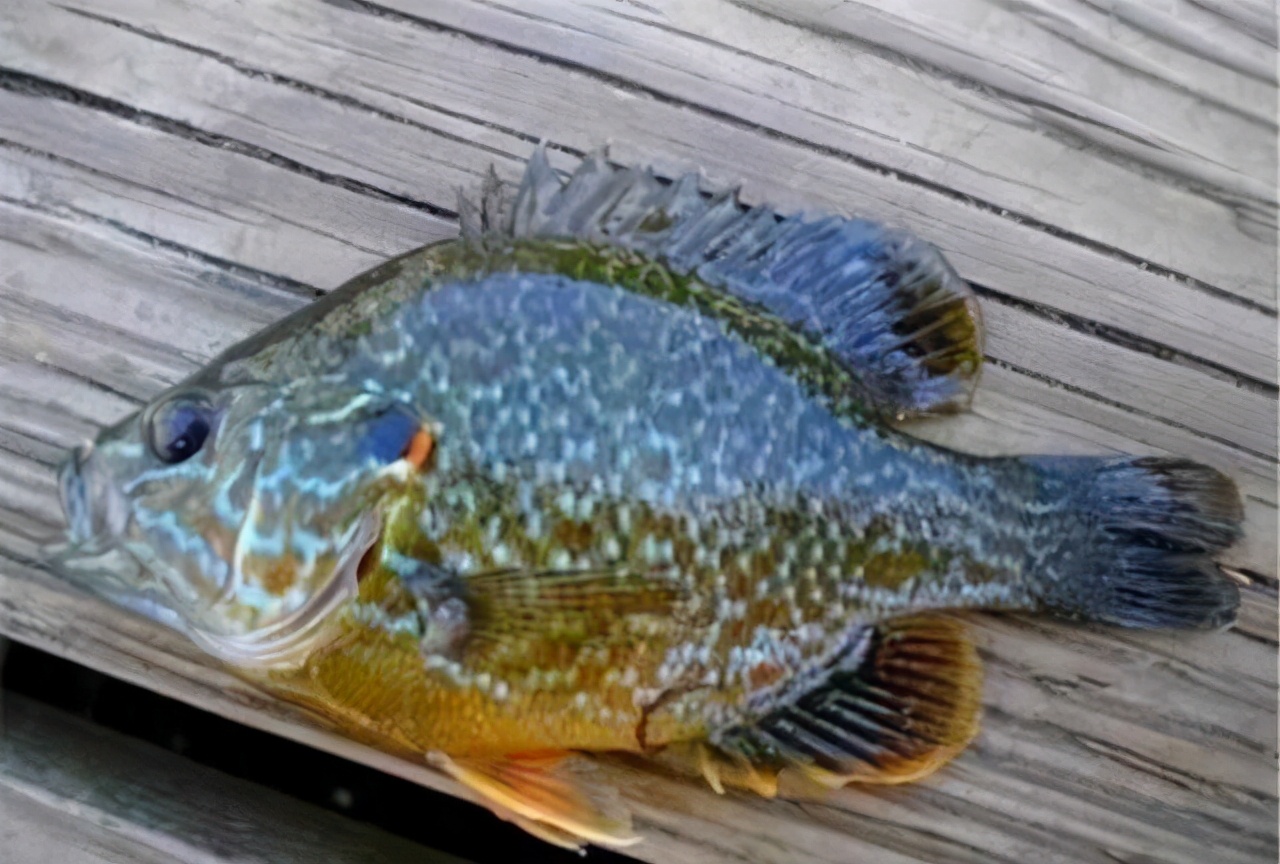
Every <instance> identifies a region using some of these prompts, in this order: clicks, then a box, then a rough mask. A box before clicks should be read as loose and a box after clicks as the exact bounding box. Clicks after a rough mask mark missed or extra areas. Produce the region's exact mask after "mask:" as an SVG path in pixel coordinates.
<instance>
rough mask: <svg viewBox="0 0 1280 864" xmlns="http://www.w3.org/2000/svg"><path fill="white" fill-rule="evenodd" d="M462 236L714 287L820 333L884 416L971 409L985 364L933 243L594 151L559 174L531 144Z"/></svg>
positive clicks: (466, 209) (958, 290) (975, 325)
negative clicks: (585, 246) (547, 247)
mask: <svg viewBox="0 0 1280 864" xmlns="http://www.w3.org/2000/svg"><path fill="white" fill-rule="evenodd" d="M461 210H462V212H463V234H464V236H467V237H482V236H493V235H498V236H504V237H510V238H516V239H521V238H536V237H571V238H575V239H579V240H582V241H585V242H588V243H598V244H609V245H614V246H622V247H625V248H629V249H633V250H635V251H637V252H640V253H642V254H645V255H651V256H653V257H655V258H658V259H660V260H662V261H664V262H665V263H666V264H667V265H668V266H669V267H671V268H672V269H673V270H675V271H676V272H679V273H682V274H692V275H696V276H697V277H698V278H699V279H701V280H702V281H704V282H706V283H708V284H710V285H713V286H717V287H721V288H723V289H725V290H727V291H729V292H730V293H732V294H734V295H735V296H737V297H739V298H741V299H743V300H746V301H749V302H752V303H755V304H758V305H759V306H761V307H763V308H764V309H766V310H767V311H768V312H769V313H770V314H772V315H774V316H775V317H777V318H779V319H781V320H783V321H785V322H786V323H787V324H789V325H791V326H793V327H795V328H797V329H799V330H801V331H803V332H804V333H806V334H807V335H809V336H810V337H811V338H813V339H815V340H817V341H819V342H820V343H821V344H822V345H823V346H824V347H826V348H827V350H829V351H830V352H831V353H832V354H833V355H834V356H835V357H836V358H838V359H839V360H840V362H842V363H843V364H844V365H845V366H846V368H848V369H849V371H850V372H851V373H853V374H854V375H856V376H857V378H858V380H859V383H860V384H861V385H862V387H861V389H862V390H863V393H862V394H861V395H862V398H863V399H865V400H867V401H869V402H870V403H871V404H870V405H868V406H867V407H869V408H871V409H873V410H874V411H876V412H877V413H880V414H884V415H890V416H893V417H899V418H901V417H908V416H913V415H920V414H927V413H934V412H942V411H948V410H957V409H962V408H965V407H967V406H968V404H969V402H970V400H971V399H972V396H973V390H974V388H975V386H976V384H977V379H978V373H979V370H980V367H981V362H982V328H981V325H980V322H979V318H978V313H977V303H976V301H975V298H974V295H973V292H972V291H971V290H970V288H969V286H968V285H967V284H965V282H964V280H962V279H961V278H960V277H959V276H958V275H957V274H956V272H955V271H954V270H953V269H952V268H951V267H950V265H949V264H947V262H946V261H945V259H943V257H942V255H941V253H939V252H938V250H937V249H935V248H934V247H933V246H931V245H930V244H928V243H926V242H924V241H923V240H920V239H919V238H917V237H915V236H914V235H912V234H910V233H908V232H906V231H902V230H899V229H894V228H888V227H885V226H883V225H880V224H878V223H875V222H869V221H866V220H861V219H845V218H841V217H835V216H829V217H824V218H821V219H805V218H804V217H802V216H798V215H793V216H781V215H779V214H778V213H776V212H774V211H773V210H771V209H770V208H768V207H748V206H746V205H744V204H742V203H741V202H739V201H738V197H737V194H736V193H733V192H721V193H718V194H714V195H711V196H704V195H703V194H702V192H701V191H700V190H699V185H698V177H697V175H694V174H686V175H684V176H683V177H680V178H679V179H677V180H676V181H675V182H670V183H668V182H665V181H663V180H660V179H659V178H657V177H656V176H655V175H654V174H653V172H652V171H650V170H647V169H646V170H640V169H635V168H616V167H613V166H611V165H610V164H609V163H608V162H607V160H606V159H605V157H604V154H603V153H595V154H593V155H592V156H590V157H588V158H587V159H585V160H583V162H582V163H581V165H579V166H578V168H577V170H576V171H574V173H573V174H572V175H571V176H569V177H568V178H567V179H564V178H562V177H561V175H560V174H558V173H557V172H556V171H555V170H554V169H552V168H551V166H550V164H549V163H548V162H547V157H546V152H545V150H544V148H543V147H539V148H538V149H537V150H536V151H534V154H533V156H532V158H530V160H529V164H528V166H527V168H526V170H525V174H524V178H523V179H522V181H521V183H520V186H519V188H518V189H517V190H516V192H515V195H514V196H510V195H508V194H506V190H505V189H504V188H503V186H502V184H501V182H500V181H498V180H497V178H496V176H493V175H492V174H491V175H490V178H489V180H488V181H487V182H486V185H485V189H484V192H483V195H482V201H481V205H480V207H478V208H477V207H476V206H475V205H472V204H469V203H464V204H463V205H462V206H461Z"/></svg>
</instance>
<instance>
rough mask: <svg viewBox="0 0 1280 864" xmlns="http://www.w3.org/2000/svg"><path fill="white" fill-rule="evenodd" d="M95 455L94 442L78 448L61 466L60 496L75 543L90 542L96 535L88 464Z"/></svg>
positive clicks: (84, 543) (70, 533)
mask: <svg viewBox="0 0 1280 864" xmlns="http://www.w3.org/2000/svg"><path fill="white" fill-rule="evenodd" d="M92 455H93V442H92V441H89V442H86V443H84V444H81V445H80V446H79V447H76V448H74V449H73V450H72V451H71V453H70V454H69V455H68V456H67V458H66V459H64V460H63V461H62V464H61V465H59V466H58V500H59V503H60V504H61V506H62V513H63V516H64V517H66V520H67V534H68V537H69V539H70V540H71V542H72V543H73V544H76V545H87V544H89V543H90V542H91V541H92V540H93V539H94V530H93V518H92V514H91V513H90V512H89V494H88V487H87V485H86V483H85V477H84V468H85V465H86V464H88V461H89V457H90V456H92Z"/></svg>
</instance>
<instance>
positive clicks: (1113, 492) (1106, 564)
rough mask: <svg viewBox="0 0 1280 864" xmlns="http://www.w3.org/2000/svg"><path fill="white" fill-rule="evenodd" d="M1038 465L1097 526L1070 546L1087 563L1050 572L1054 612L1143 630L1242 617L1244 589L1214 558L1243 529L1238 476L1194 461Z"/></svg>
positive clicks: (1041, 588) (1046, 595) (1043, 591)
mask: <svg viewBox="0 0 1280 864" xmlns="http://www.w3.org/2000/svg"><path fill="white" fill-rule="evenodd" d="M1035 461H1036V463H1037V464H1038V466H1039V467H1040V468H1041V469H1042V470H1043V471H1045V473H1046V476H1047V477H1048V478H1049V482H1050V483H1051V484H1057V485H1059V486H1060V487H1061V488H1062V489H1063V491H1064V493H1065V495H1066V497H1067V500H1070V502H1071V505H1070V507H1071V509H1072V510H1073V511H1075V513H1074V514H1073V515H1074V518H1076V519H1079V518H1080V517H1081V516H1083V524H1084V526H1085V528H1086V529H1087V530H1088V531H1089V536H1088V543H1089V547H1090V548H1088V549H1074V550H1069V549H1065V548H1064V549H1063V550H1062V553H1066V554H1070V555H1072V557H1073V559H1074V560H1076V561H1077V562H1078V564H1077V566H1074V567H1071V568H1064V567H1058V568H1054V567H1050V568H1047V570H1049V571H1050V572H1052V573H1054V574H1055V576H1054V578H1051V579H1045V580H1043V581H1041V582H1040V583H1039V585H1038V589H1037V590H1038V593H1039V599H1040V602H1041V603H1042V604H1043V605H1044V607H1045V608H1046V609H1048V610H1049V611H1053V612H1057V613H1058V614H1061V615H1065V616H1067V617H1072V618H1085V619H1089V620H1095V621H1104V622H1107V623H1111V624H1118V625H1121V626H1124V627H1141V628H1190V629H1214V628H1218V627H1223V626H1226V625H1228V624H1230V623H1232V622H1233V621H1234V620H1235V615H1236V608H1237V607H1238V606H1239V604H1240V594H1239V590H1238V589H1237V587H1236V584H1235V583H1234V582H1233V581H1232V580H1231V579H1229V578H1227V577H1226V576H1224V575H1223V574H1222V573H1221V572H1220V571H1219V570H1218V567H1217V565H1216V564H1215V563H1214V556H1215V555H1216V553H1218V552H1220V551H1221V550H1223V549H1225V548H1226V547H1228V546H1230V545H1231V544H1232V543H1233V542H1235V541H1236V540H1237V539H1238V538H1239V537H1240V534H1241V528H1240V523H1241V519H1242V517H1243V508H1242V506H1241V502H1240V495H1239V493H1238V492H1237V491H1236V487H1235V484H1234V483H1233V482H1232V481H1231V479H1230V478H1229V477H1227V476H1226V475H1224V474H1222V473H1221V472H1219V471H1216V470H1214V469H1213V468H1209V467H1208V466H1205V465H1200V464H1198V463H1195V462H1191V461H1189V460H1186V459H1166V458H1155V457H1143V458H1121V459H1101V460H1100V459H1083V458H1080V459H1077V458H1046V459H1039V460H1035ZM1067 533H1068V536H1070V532H1067ZM1065 545H1066V544H1065V543H1064V546H1065ZM1062 553H1060V555H1059V557H1061V554H1062Z"/></svg>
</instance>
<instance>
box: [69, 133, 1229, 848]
mask: <svg viewBox="0 0 1280 864" xmlns="http://www.w3.org/2000/svg"><path fill="white" fill-rule="evenodd" d="M502 191H503V190H502V187H501V186H500V184H497V183H496V181H495V182H491V184H490V186H489V187H488V188H487V190H486V193H485V198H484V201H483V202H482V205H481V207H480V208H479V209H474V208H473V209H467V208H464V237H463V238H461V239H459V240H456V241H450V242H447V243H443V244H437V245H435V246H431V247H427V248H425V249H422V250H418V251H416V252H413V253H410V254H409V255H406V256H402V257H401V258H398V259H395V260H394V261H391V262H388V263H387V264H386V265H383V266H382V267H380V268H377V269H375V270H374V271H371V272H370V273H368V274H365V275H364V276H362V277H359V278H358V279H357V280H355V281H354V282H353V283H351V284H350V285H349V286H347V287H345V288H343V289H341V290H339V291H338V292H335V293H334V294H333V295H331V296H330V297H328V298H326V299H325V300H323V301H320V302H319V303H317V304H315V305H314V306H313V307H311V308H309V309H307V310H304V311H303V312H302V313H299V315H298V316H294V317H293V318H291V319H288V320H286V321H285V322H282V323H281V324H279V325H276V326H275V327H273V328H270V329H269V330H267V331H265V332H264V333H263V334H260V335H259V336H257V337H255V338H253V339H250V340H248V341H246V342H245V343H242V344H241V345H239V346H236V347H234V348H232V349H230V350H229V351H228V352H227V353H226V354H224V355H223V356H222V357H220V358H218V359H217V360H215V361H214V362H213V363H212V364H210V366H208V367H207V368H206V369H204V370H202V371H201V372H199V373H197V375H195V376H193V378H192V379H190V380H189V381H187V382H184V383H183V384H181V385H179V386H178V387H176V388H174V390H173V391H172V392H171V393H169V394H165V395H164V396H162V397H160V398H159V399H157V400H156V402H155V403H153V404H152V405H150V406H148V408H147V409H145V410H144V411H143V412H141V413H140V414H139V415H137V416H136V417H133V418H130V419H128V420H126V421H124V422H123V423H121V424H120V425H118V426H117V427H113V429H111V430H107V431H106V432H104V433H103V435H102V436H101V437H100V438H99V440H98V442H97V444H96V446H95V447H94V448H93V449H92V450H90V451H81V452H78V453H77V454H76V456H75V457H74V458H73V460H72V462H71V463H70V465H69V467H68V468H67V469H65V470H64V473H63V478H62V485H63V490H64V506H65V507H66V510H67V513H68V518H69V521H70V523H71V528H72V535H73V538H74V539H75V540H76V541H77V542H78V543H79V544H81V545H82V546H84V547H85V548H89V549H93V550H95V551H100V550H101V548H102V547H104V546H109V547H111V548H114V549H116V550H118V551H123V552H124V553H125V554H126V556H127V557H128V558H129V559H130V560H132V561H134V562H136V564H137V573H136V575H134V576H132V577H129V578H126V579H124V580H123V582H124V583H127V584H124V585H121V584H120V583H121V581H122V580H120V579H118V578H117V579H115V580H114V581H113V582H112V584H111V586H110V590H107V587H105V583H103V584H100V585H99V586H98V587H99V589H100V590H103V591H104V593H108V594H110V595H111V596H113V597H115V598H116V599H118V600H121V601H122V602H126V603H129V604H131V605H133V606H134V607H135V608H146V609H148V610H155V609H162V610H163V611H164V614H163V615H157V617H162V618H163V620H166V622H167V623H175V624H176V626H180V627H181V628H182V629H184V630H185V631H186V632H188V633H189V634H190V635H191V636H192V638H193V639H195V640H196V641H197V642H198V643H199V644H201V645H202V646H204V647H205V648H206V649H207V650H209V651H210V652H212V653H214V654H215V655H217V656H219V657H221V658H222V659H223V660H225V661H226V662H228V663H230V664H231V665H232V666H233V667H235V668H237V669H238V670H239V671H241V673H242V674H244V675H246V676H248V677H250V678H252V679H253V680H255V681H257V682H259V683H260V684H261V685H262V686H264V687H266V688H268V689H271V690H273V691H275V692H277V693H280V694H282V695H285V696H286V697H287V698H291V699H293V700H295V701H298V702H301V703H303V704H306V705H308V706H310V707H311V708H313V709H314V710H316V711H318V712H319V713H321V714H323V715H325V716H326V717H328V718H329V719H330V720H331V721H333V722H335V723H337V724H338V725H340V726H341V727H342V728H343V729H344V730H345V731H346V732H347V733H348V734H351V735H353V736H355V737H358V738H360V739H362V740H365V741H368V742H369V743H372V744H375V745H377V746H380V747H383V748H385V749H388V750H392V751H395V752H400V753H405V754H424V755H426V756H428V757H429V758H430V759H431V760H432V762H433V764H436V765H437V766H439V767H441V768H442V769H444V770H446V771H448V772H449V773H451V774H453V775H454V776H455V777H458V778H459V779H461V780H463V781H464V782H466V783H468V784H469V785H471V786H472V787H473V788H474V789H476V790H478V791H480V792H481V793H482V794H484V795H485V796H486V797H487V798H488V799H489V800H490V801H491V802H492V803H493V806H494V807H495V809H496V810H497V811H498V812H500V813H502V814H503V815H506V816H508V817H509V818H513V819H515V820H516V821H518V822H520V823H521V824H523V825H525V826H526V827H528V828H530V830H534V831H535V832H537V833H539V834H540V835H542V836H544V837H547V838H548V839H551V840H554V841H556V842H564V843H569V844H573V843H577V842H581V841H584V840H587V841H593V842H604V843H608V842H622V840H623V839H624V838H626V837H628V836H629V835H628V831H627V828H626V825H627V820H626V818H625V816H624V815H619V814H618V813H617V812H616V810H617V808H616V806H612V805H608V804H607V803H602V795H601V793H599V790H594V791H593V792H591V793H590V794H589V793H588V792H587V791H586V789H587V787H585V786H584V785H583V784H582V783H581V782H580V781H579V780H577V779H575V778H573V777H571V776H569V775H568V773H567V772H565V771H564V770H562V769H561V767H560V764H561V762H560V760H561V758H562V754H564V753H567V752H569V751H588V752H596V751H626V752H634V753H640V754H645V755H649V756H653V757H655V758H663V759H665V760H667V761H669V762H671V763H672V764H677V765H683V766H685V767H687V768H689V769H690V770H694V771H700V772H701V773H702V774H703V775H704V776H706V777H707V779H708V780H709V781H710V782H711V783H712V784H713V785H715V786H716V787H717V788H721V787H722V786H723V785H726V784H728V785H738V786H745V787H748V788H752V789H756V790H757V791H761V792H764V793H766V794H773V793H774V792H776V791H777V788H778V783H779V780H780V779H784V780H785V778H793V779H796V778H798V779H799V780H802V781H804V782H808V783H810V784H812V783H813V782H816V783H818V784H821V785H826V786H834V785H841V784H843V783H845V782H849V781H851V780H864V781H869V782H900V781H902V780H907V779H912V778H914V777H917V776H920V775H922V774H924V773H928V771H930V770H933V769H934V768H936V767H937V766H938V765H940V764H942V763H943V762H945V761H946V760H947V759H948V758H950V757H951V756H953V755H954V754H955V753H956V752H958V751H959V750H960V749H961V748H963V746H964V745H965V744H966V743H967V742H968V740H969V739H970V738H972V736H973V735H974V734H975V732H976V729H977V713H978V704H979V689H980V688H979V683H978V666H977V660H976V656H975V653H974V651H973V648H972V645H971V644H970V643H969V642H968V640H967V639H966V637H965V636H964V634H963V631H962V629H961V628H960V627H959V625H958V624H956V623H955V622H954V621H952V620H951V619H947V618H942V617H938V616H936V615H932V614H929V613H932V612H934V611H936V610H942V609H966V608H968V609H972V608H982V609H1008V610H1024V611H1045V612H1051V613H1054V614H1059V615H1066V616H1069V617H1076V618H1086V619H1096V620H1103V621H1109V622H1112V623H1116V624H1121V625H1127V626H1188V627H1212V626H1219V625H1221V624H1223V623H1225V622H1226V621H1229V620H1230V619H1231V617H1232V615H1233V613H1234V609H1235V605H1236V603H1237V597H1236V592H1235V588H1234V585H1233V584H1232V583H1231V582H1230V581H1228V580H1226V579H1224V578H1223V577H1221V576H1220V575H1218V574H1217V573H1216V571H1215V570H1214V569H1213V568H1212V562H1211V556H1212V554H1213V553H1215V552H1216V551H1218V550H1219V549H1221V548H1223V547H1225V546H1226V545H1227V544H1229V543H1230V542H1232V540H1234V538H1235V537H1236V536H1237V535H1238V531H1239V521H1240V508H1239V500H1238V496H1237V495H1236V493H1235V490H1234V487H1233V486H1232V485H1231V483H1230V481H1229V480H1227V479H1226V478H1225V477H1222V476H1221V475H1219V474H1217V473H1216V472H1214V471H1212V470H1211V469H1207V468H1204V467H1202V466H1198V465H1194V464H1193V463H1188V462H1185V461H1182V460H1159V459H1130V458H1118V459H1088V458H1076V459H1069V458H1052V457H1040V458H995V459H990V458H978V457H974V456H968V455H965V454H960V453H956V452H953V451H949V450H945V449H942V448H939V447H936V446H933V445H930V444H927V443H924V442H922V441H919V440H917V439H915V438H912V437H911V436H910V435H909V434H906V433H904V432H902V431H899V430H898V428H897V426H896V425H895V423H894V421H896V420H899V419H902V418H905V417H909V416H914V415H919V414H925V413H932V412H937V411H944V410H955V409H958V408H962V407H964V405H965V404H967V401H968V399H969V397H970V395H971V393H972V388H973V386H974V384H975V382H976V378H977V372H978V366H979V363H980V359H981V345H980V328H979V325H978V321H977V318H976V314H975V307H974V303H973V298H972V295H971V294H970V293H969V291H968V289H967V286H965V285H964V283H963V282H962V281H961V280H960V279H959V278H958V277H957V276H956V275H955V274H954V272H953V271H951V270H950V268H949V267H948V266H947V265H946V263H945V262H944V261H943V260H942V258H941V256H940V255H938V254H937V252H936V251H935V250H933V249H932V248H931V247H928V246H927V245H925V244H923V243H921V242H920V241H918V240H916V239H914V238H912V237H910V236H909V235H906V234H904V233H902V232H894V231H889V230H888V229H884V228H883V227H881V226H878V225H874V224H873V223H865V222H857V221H853V220H844V219H825V220H810V221H806V220H801V219H798V218H795V217H791V218H782V217H778V216H776V215H775V214H773V213H772V211H768V210H766V209H763V208H745V207H743V206H742V205H740V204H738V203H737V202H736V200H734V199H733V198H732V197H724V196H721V197H719V198H714V199H711V200H707V199H706V198H705V197H704V196H701V195H700V194H699V193H698V191H697V189H696V184H694V181H693V180H692V179H691V178H684V179H682V180H680V181H677V183H675V184H670V185H668V184H662V183H659V182H658V181H657V180H656V179H655V178H653V176H652V175H651V174H648V173H647V172H638V171H631V170H626V169H614V168H612V167H610V166H608V165H607V164H605V163H604V162H603V160H601V159H599V158H593V159H591V160H588V161H587V162H586V163H584V165H583V167H582V168H581V169H580V170H579V171H578V172H577V173H576V174H575V175H574V176H573V178H571V179H570V180H569V181H568V182H567V183H566V182H565V181H564V180H563V179H562V178H560V177H559V176H558V175H556V174H555V173H554V172H552V171H551V169H550V168H549V167H548V166H547V165H546V162H545V159H544V158H543V156H542V155H541V153H540V152H539V153H538V154H536V155H535V157H534V159H533V160H532V162H531V165H530V168H529V171H528V172H527V174H526V177H525V180H524V182H523V184H522V186H521V188H520V189H519V190H518V193H517V195H516V196H515V200H514V201H507V200H505V199H504V198H503V197H502ZM139 598H146V602H145V603H143V602H142V601H141V600H140V599H139ZM153 614H154V612H153ZM603 797H604V798H606V799H607V798H608V796H607V795H604V796H603Z"/></svg>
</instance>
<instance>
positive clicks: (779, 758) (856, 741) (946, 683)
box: [699, 616, 981, 788]
mask: <svg viewBox="0 0 1280 864" xmlns="http://www.w3.org/2000/svg"><path fill="white" fill-rule="evenodd" d="M980 697H981V669H980V666H979V662H978V656H977V651H976V650H975V649H974V647H973V643H972V642H971V641H970V640H969V638H968V636H967V635H966V634H965V631H964V628H963V626H962V625H960V624H959V623H958V622H955V621H952V620H950V619H946V618H939V617H931V616H920V617H910V618H897V619H893V620H891V621H888V622H885V623H882V624H880V625H877V626H876V628H875V630H874V632H873V634H872V635H871V638H870V639H869V641H868V642H867V644H866V646H865V648H863V649H862V650H860V651H857V652H856V653H855V655H854V656H851V657H849V658H847V659H845V660H843V661H841V663H840V665H838V666H837V667H836V668H834V669H833V670H832V671H831V673H830V674H829V676H828V677H827V679H826V680H825V682H824V683H823V684H821V685H820V686H818V687H816V688H813V689H811V690H809V691H807V692H805V693H802V694H800V695H799V696H798V697H797V698H795V699H794V700H793V701H791V702H790V703H789V704H783V705H780V706H777V707H774V708H772V709H771V710H770V711H768V712H767V713H765V714H764V715H763V716H761V717H760V718H759V719H758V720H756V721H754V722H752V723H748V724H742V725H738V726H734V727H732V728H729V729H725V730H721V731H719V732H716V733H714V734H713V735H712V736H711V738H710V744H711V746H713V747H714V748H715V749H714V755H713V756H706V755H702V756H701V757H700V758H701V759H702V763H701V764H700V765H699V768H700V769H701V771H702V773H703V774H704V776H707V777H708V780H709V782H711V783H712V785H713V786H715V785H740V784H738V783H735V782H734V781H735V780H736V779H738V778H741V777H744V776H745V777H748V778H750V779H752V780H753V781H754V782H759V781H758V778H760V777H772V778H775V779H776V778H777V777H778V776H779V775H782V776H783V777H784V779H785V777H786V776H787V775H796V776H797V777H798V778H803V779H804V781H806V782H809V783H817V784H818V785H821V786H824V787H827V788H830V787H836V786H842V785H844V784H846V783H850V782H862V783H903V782H907V781H910V780H916V779H919V778H921V777H923V776H925V775H927V774H929V773H931V772H932V771H934V770H936V769H937V768H938V767H940V766H941V765H943V764H944V763H946V762H947V761H948V760H949V759H951V758H952V757H953V756H955V755H956V754H957V753H959V752H960V751H961V750H962V749H964V747H965V745H967V744H968V743H969V741H971V740H972V739H973V736H974V735H975V734H977V730H978V714H979V710H980ZM744 760H745V761H746V762H747V763H749V764H750V766H751V771H750V772H747V771H745V770H744V768H743V766H742V763H743V761H744ZM708 765H711V766H712V767H710V768H708V767H707V766H708Z"/></svg>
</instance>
